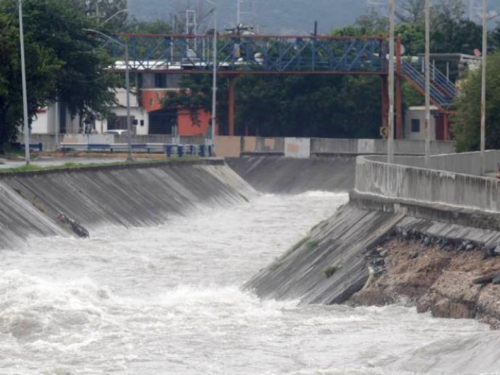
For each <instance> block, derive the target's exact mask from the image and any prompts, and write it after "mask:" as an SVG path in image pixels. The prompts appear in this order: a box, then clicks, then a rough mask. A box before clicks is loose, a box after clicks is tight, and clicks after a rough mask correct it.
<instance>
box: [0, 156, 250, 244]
mask: <svg viewBox="0 0 500 375" xmlns="http://www.w3.org/2000/svg"><path fill="white" fill-rule="evenodd" d="M256 194H257V193H256V192H255V191H254V190H253V189H252V188H251V187H250V186H249V185H248V184H247V183H246V182H245V181H243V180H242V179H241V178H240V177H239V176H238V175H237V174H236V173H234V172H233V171H232V170H231V169H230V168H229V167H227V165H225V164H224V162H223V161H221V160H216V161H200V162H179V163H152V164H144V165H142V164H135V165H130V166H125V165H124V166H104V167H99V168H92V169H74V170H59V171H45V172H44V171H39V172H29V173H19V174H13V175H9V174H5V175H1V177H0V208H1V214H0V227H1V229H2V234H1V236H0V248H5V247H12V246H13V244H15V243H16V242H19V241H22V240H25V239H26V238H28V237H32V236H33V237H45V236H52V235H71V233H70V232H68V231H66V230H65V227H64V226H61V225H60V224H61V223H60V221H59V220H58V215H60V214H64V215H66V216H67V217H68V218H70V219H72V220H74V221H76V222H77V223H79V224H81V225H82V226H83V227H85V228H86V229H88V230H90V232H92V230H95V229H97V228H98V227H100V226H109V225H121V226H126V227H133V226H136V227H138V226H148V225H158V224H161V223H164V222H165V221H166V220H168V219H169V218H170V217H171V216H172V215H175V214H183V213H186V212H188V211H189V210H196V209H197V208H198V207H200V206H203V205H216V206H225V205H231V204H235V203H240V202H244V201H246V200H248V199H251V198H252V197H253V196H255V195H256Z"/></svg>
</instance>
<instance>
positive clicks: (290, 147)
mask: <svg viewBox="0 0 500 375" xmlns="http://www.w3.org/2000/svg"><path fill="white" fill-rule="evenodd" d="M217 138H220V139H222V141H221V142H219V144H222V145H224V144H227V141H226V140H227V139H228V138H238V139H239V143H240V146H238V147H239V154H240V155H241V154H259V153H261V154H266V155H281V156H283V155H285V154H286V156H288V157H298V158H302V157H305V155H308V156H307V157H309V155H329V156H332V155H350V156H353V155H356V156H357V155H377V154H386V153H387V141H385V140H381V139H328V138H269V137H268V138H266V137H226V136H219V137H217ZM173 141H174V140H173V138H172V136H170V135H142V136H141V135H136V136H133V137H132V143H172V142H173ZM179 141H180V142H181V143H183V144H205V137H204V136H193V137H184V136H183V137H180V139H179ZM31 142H32V143H39V142H40V143H42V144H43V149H44V150H45V151H54V150H55V138H54V135H48V134H37V135H33V136H32V138H31ZM60 142H62V143H104V144H110V143H126V142H127V137H126V136H118V135H111V134H91V135H86V134H74V135H73V134H65V135H62V136H61V137H60ZM235 144H236V143H235ZM394 148H395V153H396V154H399V155H423V154H424V142H422V141H395V142H394ZM235 150H236V146H234V147H233V146H231V147H230V150H229V153H226V148H225V147H224V146H222V148H219V149H218V150H217V149H216V152H217V155H219V156H221V157H233V156H234V154H235ZM453 152H454V148H453V142H439V141H434V142H431V153H432V154H450V153H453Z"/></svg>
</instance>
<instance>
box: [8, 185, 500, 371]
mask: <svg viewBox="0 0 500 375" xmlns="http://www.w3.org/2000/svg"><path fill="white" fill-rule="evenodd" d="M346 200H347V196H346V195H345V194H327V193H308V194H303V195H300V196H272V195H266V196H262V197H260V198H258V199H256V200H254V201H253V202H251V203H248V204H243V205H240V206H237V207H231V208H225V209H221V208H216V209H214V208H202V209H201V208H200V210H199V211H197V212H191V213H190V214H189V215H188V216H186V217H179V218H172V219H171V220H170V222H168V223H167V224H165V225H164V226H160V227H155V228H141V229H130V230H125V229H121V228H108V229H106V230H103V231H102V232H100V233H93V234H92V239H90V240H76V239H61V238H51V239H43V240H36V241H34V240H33V241H31V242H30V244H29V246H28V247H27V248H24V249H17V250H15V251H2V252H0V261H1V264H2V271H1V274H0V374H1V375H8V374H19V375H30V374H47V375H49V374H50V375H52V374H54V375H70V374H71V375H76V374H101V375H107V374H131V375H132V374H133V375H160V374H180V375H184V374H203V375H205V374H228V375H236V374H248V375H260V374H388V373H391V374H406V373H409V374H410V373H411V374H413V373H436V374H444V373H446V374H458V373H481V372H482V373H486V372H487V371H489V372H490V373H494V371H500V352H499V349H498V348H499V347H500V340H498V333H497V332H490V331H489V328H488V327H487V326H484V325H481V324H479V323H477V322H474V321H471V320H469V321H458V320H442V319H433V318H431V317H430V316H429V315H427V314H421V315H418V314H417V313H416V312H415V310H414V309H412V308H407V307H403V306H389V307H384V308H372V307H370V308H356V309H353V308H349V307H345V306H309V307H297V303H296V301H284V302H283V301H279V302H277V301H262V300H259V299H258V298H257V297H256V296H254V295H253V294H251V293H249V292H246V291H242V290H240V286H241V285H242V284H243V283H244V282H245V281H247V280H248V279H249V278H250V277H251V276H252V275H254V274H255V273H256V272H257V271H258V270H259V269H261V268H262V267H265V266H266V265H268V264H269V263H270V262H271V261H272V260H273V259H274V258H275V257H278V256H279V255H280V254H281V253H282V252H284V251H285V250H286V249H287V248H288V247H289V246H290V245H292V244H293V243H294V242H296V241H297V240H299V239H300V238H301V237H302V236H304V235H305V234H306V233H307V232H308V230H309V229H310V228H311V227H312V226H313V225H314V224H316V223H317V222H319V221H321V220H323V219H325V218H327V217H328V216H330V215H331V214H332V213H333V211H334V210H335V209H336V208H337V207H338V206H339V205H341V204H343V203H345V202H346ZM499 373H500V372H499Z"/></svg>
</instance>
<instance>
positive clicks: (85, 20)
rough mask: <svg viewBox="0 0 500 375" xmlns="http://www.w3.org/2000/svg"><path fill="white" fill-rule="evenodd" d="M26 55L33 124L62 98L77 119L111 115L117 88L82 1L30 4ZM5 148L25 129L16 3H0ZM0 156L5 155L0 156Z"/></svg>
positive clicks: (0, 118)
mask: <svg viewBox="0 0 500 375" xmlns="http://www.w3.org/2000/svg"><path fill="white" fill-rule="evenodd" d="M23 4H24V24H25V30H24V31H25V50H26V72H27V86H28V106H29V116H30V120H32V119H33V118H34V116H35V115H36V113H37V110H38V109H39V108H41V107H44V106H46V105H47V104H49V103H51V102H53V101H54V100H55V99H56V98H57V97H60V98H63V99H64V101H65V103H66V105H67V108H68V109H69V111H70V112H71V114H72V115H73V116H75V115H77V114H79V115H85V114H86V113H88V112H93V113H96V114H106V111H107V109H108V108H109V106H110V104H111V103H113V102H114V94H113V93H112V92H111V91H110V90H109V89H110V88H113V87H115V86H116V84H117V82H116V77H114V76H113V75H112V74H111V73H110V72H109V71H108V70H107V69H106V68H107V67H108V66H109V65H110V63H111V60H110V59H109V58H108V57H107V55H106V53H105V51H104V50H103V48H102V45H103V41H102V40H101V39H98V38H95V37H93V36H90V35H89V34H88V33H87V32H85V31H84V29H96V28H98V25H96V21H95V20H94V19H92V18H89V17H87V16H86V15H85V9H84V7H83V5H82V2H81V1H80V0H25V1H24V2H23ZM0 31H1V33H0V145H4V144H5V143H6V142H8V141H11V140H13V139H14V138H15V136H16V131H17V126H18V125H21V124H22V91H21V67H20V56H19V22H18V17H17V2H16V1H15V0H0ZM0 151H1V150H0Z"/></svg>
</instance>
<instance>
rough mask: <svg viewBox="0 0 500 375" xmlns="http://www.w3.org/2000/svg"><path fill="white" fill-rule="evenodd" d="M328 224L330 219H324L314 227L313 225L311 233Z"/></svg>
mask: <svg viewBox="0 0 500 375" xmlns="http://www.w3.org/2000/svg"><path fill="white" fill-rule="evenodd" d="M327 224H328V220H322V221H320V222H319V223H318V224H316V225H315V226H314V227H312V229H311V231H310V233H312V232H314V231H315V230H316V229H318V228H321V229H322V228H324V227H325V226H326V225H327Z"/></svg>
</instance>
